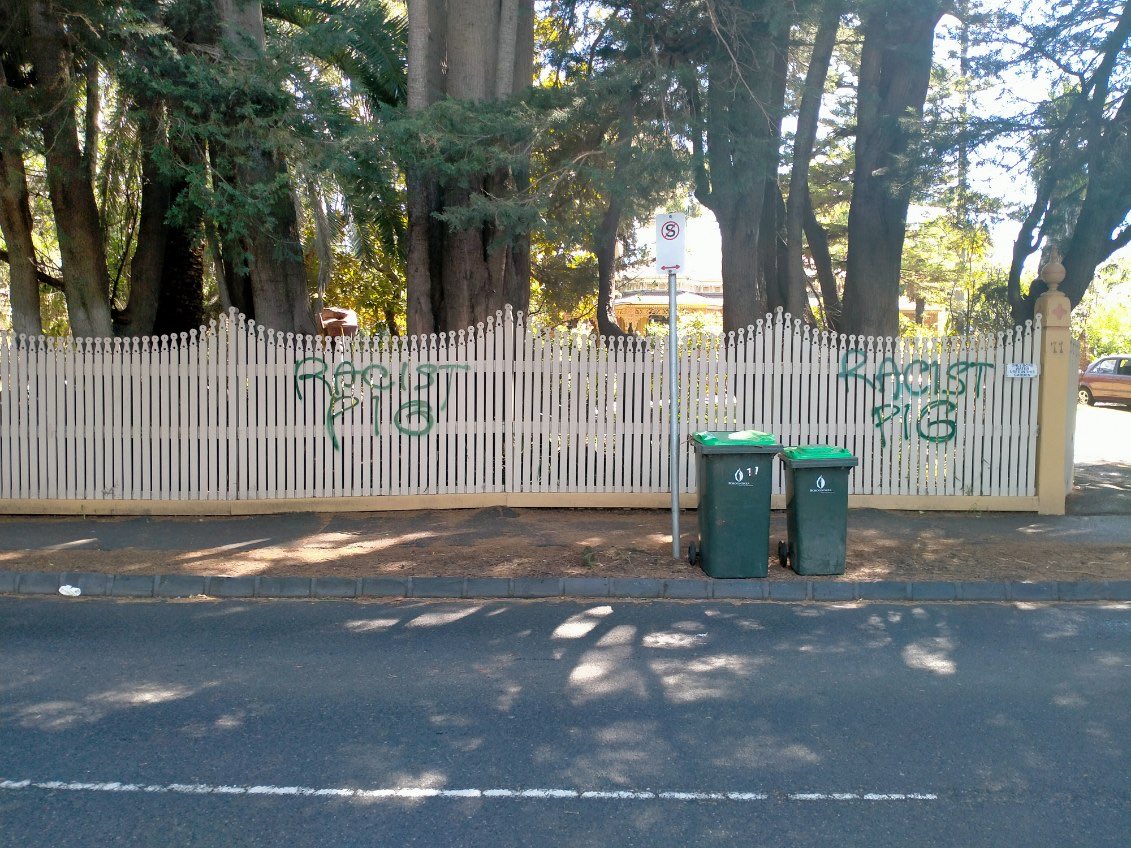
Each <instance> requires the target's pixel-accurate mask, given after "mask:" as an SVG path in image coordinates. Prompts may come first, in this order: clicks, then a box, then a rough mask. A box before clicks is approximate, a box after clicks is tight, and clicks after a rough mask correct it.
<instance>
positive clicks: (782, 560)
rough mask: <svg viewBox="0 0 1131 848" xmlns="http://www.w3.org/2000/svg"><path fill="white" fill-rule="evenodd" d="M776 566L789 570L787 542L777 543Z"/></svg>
mask: <svg viewBox="0 0 1131 848" xmlns="http://www.w3.org/2000/svg"><path fill="white" fill-rule="evenodd" d="M778 565H780V566H781V567H782V568H789V542H778Z"/></svg>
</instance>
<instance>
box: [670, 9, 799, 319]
mask: <svg viewBox="0 0 1131 848" xmlns="http://www.w3.org/2000/svg"><path fill="white" fill-rule="evenodd" d="M770 6H771V4H763V3H749V2H737V0H729V1H728V2H720V3H717V4H715V5H713V6H712V9H711V25H712V28H713V30H714V34H715V37H716V38H717V39H718V41H719V44H718V46H717V47H716V48H715V54H714V55H713V56H712V57H711V58H710V59H709V60H708V62H707V108H706V111H705V114H703V115H702V116H701V117H702V123H703V125H704V126H705V139H704V138H703V137H702V136H701V135H700V134H699V133H698V132H697V133H695V134H693V136H692V143H693V151H694V153H695V160H696V192H695V194H696V197H697V198H698V199H699V202H700V203H702V204H703V205H704V206H706V207H707V208H708V209H710V210H711V211H712V212H713V213H714V214H715V219H716V221H717V222H718V224H719V234H720V237H721V242H722V276H723V328H724V329H725V330H728V331H729V330H741V329H744V328H745V327H747V326H748V325H750V324H752V323H754V322H755V321H756V320H757V319H759V318H761V317H762V316H763V315H764V314H765V312H766V309H767V306H768V301H767V296H766V288H765V280H764V275H763V269H762V266H761V262H760V261H759V250H758V240H759V232H760V229H761V221H762V210H763V205H764V201H765V196H766V191H765V187H766V181H767V180H769V179H772V178H773V177H774V175H775V174H776V172H777V162H778V149H777V148H778V146H777V137H778V131H779V130H778V128H779V127H780V121H781V111H782V104H781V102H780V95H779V90H780V91H784V88H781V87H779V86H778V85H777V84H776V82H777V80H778V79H779V74H778V69H779V64H778V63H779V60H780V55H781V50H782V49H784V38H785V36H786V35H788V32H789V27H790V23H791V20H792V18H791V15H790V14H787V13H785V12H781V11H780V10H776V9H773V8H771V7H770ZM751 7H753V8H751ZM692 109H693V111H694V112H698V111H699V110H698V104H697V100H696V97H695V95H694V94H693V96H692ZM697 117H698V116H697ZM704 141H705V144H704Z"/></svg>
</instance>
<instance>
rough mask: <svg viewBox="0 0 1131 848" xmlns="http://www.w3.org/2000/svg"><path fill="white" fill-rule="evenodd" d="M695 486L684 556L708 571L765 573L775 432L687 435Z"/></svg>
mask: <svg viewBox="0 0 1131 848" xmlns="http://www.w3.org/2000/svg"><path fill="white" fill-rule="evenodd" d="M691 439H692V442H693V443H694V445H695V462H696V466H697V471H698V475H697V480H698V488H699V509H698V510H697V515H698V519H699V541H698V542H692V543H691V546H690V547H689V549H688V560H689V561H690V562H691V564H692V565H699V566H702V568H703V570H704V571H705V572H707V575H708V576H710V577H765V576H766V573H767V571H768V568H767V563H768V562H769V558H770V488H771V482H772V480H771V478H772V472H773V462H774V454H776V453H777V452H778V451H780V450H781V449H782V447H781V444H779V443H778V440H777V438H776V437H774V436H772V435H770V434H769V433H762V432H759V431H758V430H740V431H738V432H729V431H716V430H712V431H706V432H702V433H694V434H692V436H691Z"/></svg>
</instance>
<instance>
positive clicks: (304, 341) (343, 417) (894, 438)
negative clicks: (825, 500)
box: [0, 310, 1041, 511]
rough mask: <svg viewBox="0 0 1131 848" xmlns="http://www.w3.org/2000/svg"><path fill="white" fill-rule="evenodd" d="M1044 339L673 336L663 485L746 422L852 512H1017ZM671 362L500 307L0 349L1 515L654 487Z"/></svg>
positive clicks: (644, 348)
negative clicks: (408, 328) (431, 329)
mask: <svg viewBox="0 0 1131 848" xmlns="http://www.w3.org/2000/svg"><path fill="white" fill-rule="evenodd" d="M1040 332H1041V331H1040V326H1039V322H1038V323H1036V324H1034V323H1029V324H1027V325H1026V326H1025V327H1018V328H1017V329H1016V330H1015V331H1014V332H1012V333H1004V334H991V335H986V336H971V337H965V338H922V339H881V338H873V337H856V336H842V335H835V334H830V333H827V332H820V331H818V330H815V329H812V328H809V327H807V326H804V325H803V324H802V323H801V322H800V321H795V320H793V319H791V318H790V317H789V316H787V315H782V314H781V313H780V312H779V313H778V314H776V315H768V316H766V317H765V319H763V320H762V321H759V322H758V323H757V324H755V325H753V326H751V327H749V328H747V329H746V330H744V331H742V332H739V333H731V334H728V335H726V336H722V337H718V336H705V337H694V338H690V339H687V340H684V342H683V344H681V347H680V350H679V352H678V360H679V379H680V386H679V393H678V396H677V397H676V400H677V402H678V410H679V416H680V426H681V431H682V434H683V436H684V437H685V438H684V439H683V440H682V442H681V453H682V455H681V457H680V462H679V469H680V481H679V485H680V488H681V490H682V491H684V492H691V491H693V490H694V486H695V456H694V451H693V450H690V448H689V443H688V440H687V438H686V437H687V436H688V435H689V434H690V433H691V432H694V431H696V430H735V429H758V430H764V431H768V432H771V433H773V434H775V435H776V436H778V437H779V439H780V440H781V441H782V442H783V443H785V444H787V445H789V444H813V443H824V444H836V445H840V446H843V447H846V448H848V449H849V450H851V451H852V452H853V454H855V455H856V456H857V457H859V460H860V464H859V467H858V468H857V470H856V471H855V472H854V473H853V475H852V477H851V493H852V494H854V495H877V496H880V495H883V496H892V497H907V498H919V499H922V498H928V499H935V500H937V501H938V503H939V505H940V506H941V507H942V508H945V504H946V502H947V499H955V498H959V497H967V498H969V497H980V498H1014V499H1016V498H1024V497H1032V496H1033V495H1034V494H1035V492H1036V474H1035V465H1036V438H1037V435H1036V429H1037V427H1036V422H1037V409H1036V405H1037V399H1038V384H1039V380H1040V377H1039V375H1038V376H1036V377H1033V376H1009V375H1008V374H1007V370H1008V366H1009V365H1011V364H1014V363H1028V364H1036V363H1038V361H1039V358H1040V349H1041V348H1040ZM666 355H667V354H666V345H665V343H664V341H662V340H661V341H653V340H649V339H644V338H627V339H626V338H596V337H591V336H584V335H577V334H570V333H561V332H555V333H535V332H532V331H531V330H530V329H529V327H528V326H527V325H526V323H525V321H524V319H523V317H522V316H521V315H517V316H516V315H513V314H512V313H511V312H510V311H509V310H508V311H506V312H501V313H499V314H498V315H496V316H495V317H493V318H492V319H491V320H489V321H488V322H487V323H486V324H485V325H479V326H477V327H473V328H469V329H467V330H465V331H461V332H458V333H445V334H440V335H433V336H428V337H418V338H358V339H321V338H314V337H304V336H295V335H294V334H290V333H286V334H284V333H276V332H274V331H271V330H266V329H264V328H263V327H260V326H257V325H255V324H254V322H250V321H246V320H245V319H244V318H243V316H240V315H236V314H235V313H234V312H233V313H232V314H230V315H228V316H226V317H224V318H223V319H221V320H219V321H213V322H211V323H210V324H209V325H208V326H207V327H203V328H201V329H200V331H198V332H197V331H194V332H192V333H182V334H180V335H179V336H162V337H160V338H143V339H114V340H103V339H93V340H91V339H73V340H72V339H52V338H43V337H38V338H24V337H20V338H16V337H13V336H11V335H0V499H2V500H3V501H4V502H7V503H11V502H19V501H41V500H42V501H51V502H67V501H83V502H89V501H102V500H120V501H122V500H124V501H159V500H169V501H192V500H210V501H241V500H242V501H271V500H286V499H296V498H331V497H333V498H349V497H358V496H364V497H368V498H372V497H375V496H385V495H401V496H404V495H444V494H455V495H474V494H482V493H516V494H529V495H539V494H541V495H552V494H555V493H563V494H574V495H578V494H584V493H602V494H616V493H627V494H633V493H637V494H639V493H662V492H665V491H667V489H668V485H669V479H668V467H669V466H668V452H669V449H670V448H669V442H668V410H669V403H670V400H671V397H672V387H671V386H670V385H668V383H669V380H668V370H667V366H666ZM774 488H775V492H777V493H780V492H781V491H782V488H783V480H782V473H781V470H780V468H776V470H775V477H774ZM606 502H608V501H606ZM0 511H3V504H0Z"/></svg>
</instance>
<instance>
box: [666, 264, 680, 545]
mask: <svg viewBox="0 0 1131 848" xmlns="http://www.w3.org/2000/svg"><path fill="white" fill-rule="evenodd" d="M676 297H677V295H676V288H675V270H674V269H672V270H669V271H668V374H669V385H670V386H671V394H670V395H669V396H668V420H669V421H670V422H671V451H670V453H671V457H670V461H669V467H668V476H669V479H670V481H671V490H672V559H679V557H680V545H679V363H678V360H677V358H676V354H677V350H676V349H677V348H678V347H679V330H678V329H677V328H676Z"/></svg>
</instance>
